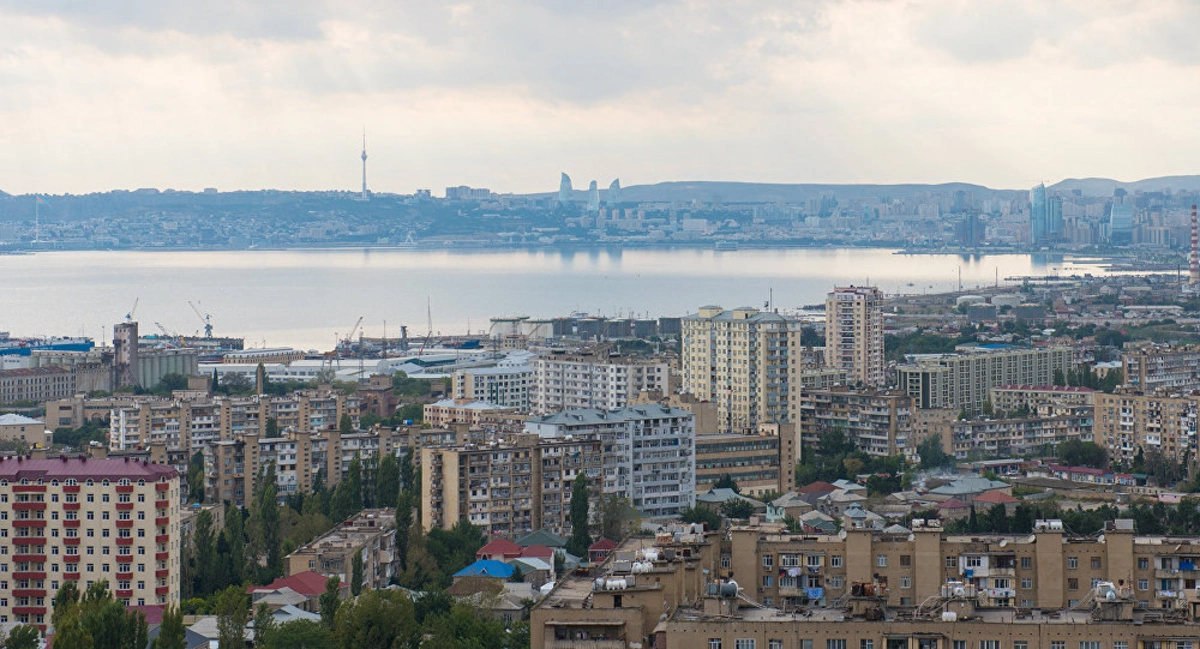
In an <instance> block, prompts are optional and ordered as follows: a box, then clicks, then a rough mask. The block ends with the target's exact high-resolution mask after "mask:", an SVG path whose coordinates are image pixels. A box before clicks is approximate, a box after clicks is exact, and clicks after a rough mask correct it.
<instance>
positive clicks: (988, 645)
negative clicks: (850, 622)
mask: <svg viewBox="0 0 1200 649" xmlns="http://www.w3.org/2000/svg"><path fill="white" fill-rule="evenodd" d="M917 641H918V649H938V638H917ZM757 642H758V641H757V639H756V638H736V639H735V640H734V641H733V649H758V647H757ZM1101 644H1102V643H1101V642H1100V641H1098V640H1080V641H1079V649H1102V647H1101ZM798 646H799V648H800V649H813V641H812V640H811V639H801V640H800V642H799V645H798ZM1145 646H1146V648H1147V649H1165V648H1164V647H1163V646H1162V643H1161V642H1150V641H1147V642H1146V643H1145ZM1193 646H1194V645H1193V643H1192V641H1190V640H1177V641H1175V649H1193ZM907 647H908V638H891V639H888V640H887V641H886V647H881V649H907ZM977 647H978V649H1003V642H1001V641H1000V640H979V641H978V645H977ZM708 649H724V647H723V641H722V639H721V638H709V639H708ZM766 649H783V640H782V639H776V638H772V639H770V640H767V647H766ZM825 649H847V643H846V639H845V638H829V639H828V640H826V641H825ZM858 649H876V647H875V640H874V639H872V638H863V639H860V640H859V641H858ZM948 649H970V647H969V643H968V641H967V640H951V641H950V647H949V648H948ZM1012 649H1029V642H1028V641H1026V640H1014V641H1013V643H1012ZM1050 649H1067V642H1066V641H1065V640H1052V641H1051V642H1050ZM1112 649H1129V642H1128V641H1127V640H1114V641H1113V643H1112Z"/></svg>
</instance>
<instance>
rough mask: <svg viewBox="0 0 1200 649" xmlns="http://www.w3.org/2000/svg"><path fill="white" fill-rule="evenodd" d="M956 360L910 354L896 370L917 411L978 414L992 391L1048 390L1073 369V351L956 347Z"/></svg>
mask: <svg viewBox="0 0 1200 649" xmlns="http://www.w3.org/2000/svg"><path fill="white" fill-rule="evenodd" d="M958 350H959V352H960V353H958V354H914V355H910V356H909V357H908V362H907V363H905V364H903V365H898V366H897V367H896V375H897V383H898V386H899V388H900V389H901V390H904V391H905V392H906V393H908V395H909V396H911V397H912V398H913V402H914V405H916V407H918V408H952V409H954V410H959V409H962V408H966V409H967V411H968V412H979V411H980V410H982V409H983V404H984V402H985V401H986V400H987V399H988V396H989V391H990V390H991V389H992V388H996V387H1001V386H1006V385H1022V384H1023V385H1051V384H1053V382H1054V372H1055V371H1056V370H1057V371H1061V372H1062V373H1063V374H1064V375H1065V374H1066V373H1067V371H1068V370H1069V369H1070V367H1071V348H1069V347H1049V348H1044V349H1043V348H1029V347H1009V346H1007V345H960V346H959V347H958Z"/></svg>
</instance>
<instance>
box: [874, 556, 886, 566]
mask: <svg viewBox="0 0 1200 649" xmlns="http://www.w3.org/2000/svg"><path fill="white" fill-rule="evenodd" d="M875 565H876V566H878V567H880V568H886V567H887V555H886V554H881V555H879V556H877V557H875Z"/></svg>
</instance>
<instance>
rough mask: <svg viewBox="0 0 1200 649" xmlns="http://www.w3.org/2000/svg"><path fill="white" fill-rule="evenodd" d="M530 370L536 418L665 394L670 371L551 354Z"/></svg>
mask: <svg viewBox="0 0 1200 649" xmlns="http://www.w3.org/2000/svg"><path fill="white" fill-rule="evenodd" d="M529 367H530V369H531V370H532V371H533V376H532V379H531V380H530V383H531V386H530V393H529V407H530V409H531V410H532V411H533V413H534V414H538V415H544V414H549V413H552V412H558V411H559V410H565V409H567V408H604V409H608V410H611V409H613V408H624V407H625V406H627V405H629V404H631V403H633V401H634V398H635V397H637V395H638V393H639V392H644V391H648V390H657V391H659V392H663V393H666V392H667V391H668V390H667V381H668V375H669V371H670V368H669V366H668V364H667V362H666V361H664V360H653V359H649V360H647V359H636V358H628V357H624V356H613V355H608V354H606V353H596V352H580V353H575V354H567V353H551V354H549V355H547V356H541V357H538V358H535V359H533V360H531V361H530V362H529ZM476 398H480V397H478V396H477V397H476ZM485 398H486V397H485Z"/></svg>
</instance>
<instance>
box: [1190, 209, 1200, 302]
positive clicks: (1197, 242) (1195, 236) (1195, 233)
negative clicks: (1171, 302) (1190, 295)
mask: <svg viewBox="0 0 1200 649" xmlns="http://www.w3.org/2000/svg"><path fill="white" fill-rule="evenodd" d="M1188 284H1190V285H1191V289H1192V290H1193V291H1195V290H1197V289H1200V230H1197V226H1196V206H1195V205H1193V206H1192V252H1191V255H1190V256H1189V258H1188Z"/></svg>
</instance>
